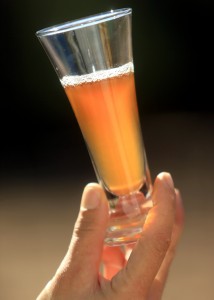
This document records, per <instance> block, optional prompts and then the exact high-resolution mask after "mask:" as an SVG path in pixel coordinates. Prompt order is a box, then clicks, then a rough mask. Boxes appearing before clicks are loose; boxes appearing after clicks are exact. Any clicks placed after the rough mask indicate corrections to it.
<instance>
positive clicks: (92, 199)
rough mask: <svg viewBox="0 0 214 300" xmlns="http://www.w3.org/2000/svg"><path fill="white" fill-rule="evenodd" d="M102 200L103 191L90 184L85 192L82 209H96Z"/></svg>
mask: <svg viewBox="0 0 214 300" xmlns="http://www.w3.org/2000/svg"><path fill="white" fill-rule="evenodd" d="M100 199H101V191H100V190H99V189H97V188H96V187H95V185H94V184H88V185H87V186H86V187H85V189H84V191H83V195H82V201H81V209H83V210H88V209H95V208H96V207H97V206H98V205H99V203H100Z"/></svg>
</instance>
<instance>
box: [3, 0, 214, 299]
mask: <svg viewBox="0 0 214 300" xmlns="http://www.w3.org/2000/svg"><path fill="white" fill-rule="evenodd" d="M0 7H1V18H0V19H1V56H0V59H1V99H0V103H1V105H0V134H1V135H0V286H1V288H0V298H1V299H4V300H12V299H16V300H29V299H35V298H36V296H37V295H38V293H39V292H40V290H41V289H42V288H43V286H44V285H45V284H46V282H47V281H48V280H49V279H50V278H51V276H52V275H53V273H54V272H55V270H56V268H57V266H58V265H59V263H60V261H61V259H62V257H63V256H64V254H65V251H66V249H67V246H68V243H69V240H70V237H71V233H72V228H73V224H74V222H75V219H76V215H77V213H78V209H79V202H80V198H81V193H82V189H83V187H84V185H85V184H86V183H88V182H90V181H94V180H96V178H95V175H94V171H93V168H92V164H91V162H90V159H89V156H88V153H87V149H86V146H85V144H84V141H83V138H82V135H81V133H80V130H79V127H78V125H77V122H76V120H75V118H74V114H73V112H72V109H71V107H70V104H69V102H68V100H67V98H66V95H65V93H64V91H63V89H62V87H61V84H60V82H59V80H58V78H57V75H56V73H55V71H54V69H53V67H52V65H51V64H50V62H49V60H48V58H47V56H46V54H45V52H44V50H43V49H42V47H41V45H40V43H39V41H38V40H37V38H36V36H35V32H36V31H37V30H40V29H42V28H44V27H47V26H51V25H55V24H58V23H62V22H64V21H69V20H73V19H77V18H81V17H84V16H88V15H90V14H95V13H100V12H102V11H105V10H110V9H116V8H122V7H132V9H133V53H134V63H135V78H136V89H137V96H138V103H139V112H140V117H141V121H142V129H143V137H144V142H145V145H146V152H147V157H148V161H149V165H150V169H151V174H152V178H153V179H154V178H155V176H156V175H157V174H158V173H159V172H161V171H169V172H170V173H171V174H172V176H173V179H174V182H175V186H176V187H177V188H179V189H180V191H181V194H182V198H183V203H184V207H185V215H186V216H185V230H184V234H183V237H182V239H181V243H180V245H179V248H178V250H177V255H176V259H175V260H174V265H173V267H172V270H171V276H170V278H169V280H168V283H167V287H166V291H165V294H164V297H163V300H172V299H173V300H181V299H182V300H193V299H194V300H201V299H204V300H205V299H206V300H209V299H213V295H214V287H213V270H214V259H213V253H214V235H213V232H214V218H213V210H214V197H213V181H214V175H213V173H214V171H213V170H214V159H213V156H214V110H213V99H214V97H213V53H214V51H213V50H214V47H213V45H212V44H213V19H214V14H213V12H214V9H213V8H214V3H213V1H211V0H195V1H193V0H185V1H184V0H180V1H172V0H171V1H170V0H162V1H159V0H144V1H143V0H142V1H141V0H132V1H123V0H115V1H110V0H109V1H100V0H88V1H73V0H61V1H54V0H46V1H44V0H37V1H34V0H29V1H24V0H19V1H15V0H13V1H8V0H2V1H1V6H0ZM142 259H143V258H142Z"/></svg>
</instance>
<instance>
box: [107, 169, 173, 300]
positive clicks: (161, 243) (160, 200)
mask: <svg viewBox="0 0 214 300" xmlns="http://www.w3.org/2000/svg"><path fill="white" fill-rule="evenodd" d="M175 198H176V196H175V190H174V184H173V181H172V178H171V176H170V174H168V173H161V174H159V175H158V176H157V178H156V180H155V183H154V189H153V194H152V200H153V203H154V206H153V208H152V209H151V210H150V211H149V214H148V217H147V220H146V223H145V225H144V228H143V233H142V236H141V238H140V239H139V240H138V242H137V244H136V247H135V248H134V249H133V251H132V253H131V255H130V258H129V260H128V262H127V265H126V267H125V268H124V269H123V270H121V272H119V273H118V274H117V275H116V276H115V277H114V278H113V279H112V290H114V291H115V292H118V291H120V295H121V296H123V297H124V299H130V298H128V297H134V298H131V299H138V295H140V296H141V298H143V296H144V297H146V295H148V292H149V290H150V287H151V285H152V282H153V280H154V278H155V276H156V274H157V272H158V270H159V268H160V266H161V264H162V262H163V259H164V257H165V255H166V252H167V250H168V247H169V245H170V241H171V235H172V229H173V224H174V218H175ZM121 293H122V294H121Z"/></svg>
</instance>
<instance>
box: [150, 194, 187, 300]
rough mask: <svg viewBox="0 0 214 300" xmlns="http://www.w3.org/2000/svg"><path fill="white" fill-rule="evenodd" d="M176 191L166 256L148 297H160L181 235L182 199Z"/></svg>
mask: <svg viewBox="0 0 214 300" xmlns="http://www.w3.org/2000/svg"><path fill="white" fill-rule="evenodd" d="M175 193H176V215H175V222H174V227H173V232H172V239H171V243H170V246H169V249H168V251H167V253H166V256H165V258H164V260H163V263H162V264H161V267H160V269H159V271H158V274H157V276H156V278H155V280H154V283H153V286H152V289H151V294H150V297H151V299H161V295H162V293H163V289H164V286H165V284H166V280H167V276H168V273H169V269H170V266H171V264H172V261H173V258H174V256H175V251H176V246H177V244H178V242H179V239H180V237H181V234H182V231H183V227H184V209H183V204H182V199H181V195H180V192H179V191H178V190H175Z"/></svg>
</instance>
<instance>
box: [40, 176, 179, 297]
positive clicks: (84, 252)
mask: <svg viewBox="0 0 214 300" xmlns="http://www.w3.org/2000/svg"><path fill="white" fill-rule="evenodd" d="M152 201H153V205H154V206H153V207H152V209H151V210H150V211H149V214H148V216H147V219H146V223H145V225H144V227H143V232H142V235H141V237H140V239H139V240H138V241H137V243H136V244H135V245H130V246H126V247H106V246H103V240H104V237H105V230H106V226H107V222H108V217H109V216H108V203H107V199H106V197H105V194H104V192H103V190H102V188H101V187H100V186H99V185H98V184H95V183H94V184H89V185H87V186H86V187H85V189H84V192H83V195H82V201H81V208H80V212H79V216H78V218H77V221H76V224H75V228H74V232H73V235H72V239H71V243H70V246H69V249H68V251H67V254H66V255H65V257H64V259H63V261H62V263H61V265H60V266H59V268H58V270H57V271H56V274H55V275H54V276H53V278H52V279H51V280H50V281H49V283H48V284H47V285H46V286H45V288H44V289H43V290H42V292H41V293H40V295H39V296H38V298H37V300H72V299H73V300H91V299H93V300H102V299H103V300H104V299H105V300H108V299H109V300H132V299H133V300H138V299H139V300H160V299H161V296H162V294H163V290H164V286H165V283H166V279H167V275H168V272H169V268H170V265H171V262H172V260H173V258H174V254H175V250H176V245H177V243H178V240H179V237H180V235H181V232H182V229H183V219H184V213H183V208H182V204H181V198H180V195H179V192H178V190H176V189H175V188H174V185H173V181H172V178H171V176H170V174H169V173H160V174H159V175H158V176H157V177H156V179H155V182H154V188H153V193H152ZM101 262H102V265H103V266H104V272H103V273H102V275H101V274H100V264H101Z"/></svg>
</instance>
